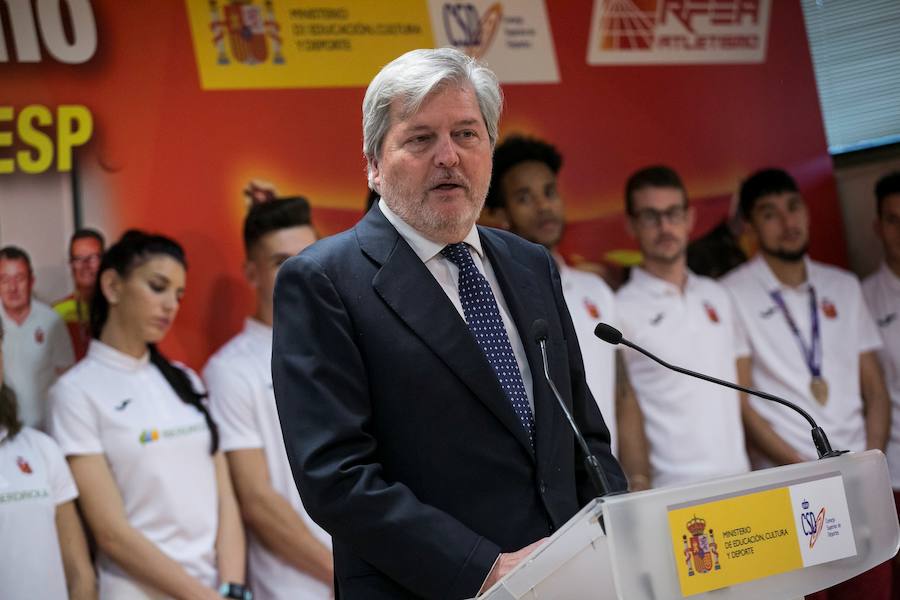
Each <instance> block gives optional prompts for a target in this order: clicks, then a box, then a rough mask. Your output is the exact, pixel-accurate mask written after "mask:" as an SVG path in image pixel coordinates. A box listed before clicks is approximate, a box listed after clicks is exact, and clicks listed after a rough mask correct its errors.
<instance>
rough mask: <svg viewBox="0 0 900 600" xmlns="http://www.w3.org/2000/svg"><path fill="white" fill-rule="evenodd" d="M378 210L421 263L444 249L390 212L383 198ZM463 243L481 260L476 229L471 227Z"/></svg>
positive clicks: (379, 202) (441, 245)
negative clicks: (472, 249)
mask: <svg viewBox="0 0 900 600" xmlns="http://www.w3.org/2000/svg"><path fill="white" fill-rule="evenodd" d="M378 208H379V209H381V213H382V214H383V215H384V218H385V219H387V220H388V222H389V223H390V224H391V225H393V226H394V229H396V230H397V233H399V234H400V237H402V238H403V239H404V240H406V243H407V244H409V247H410V248H412V250H413V252H415V253H416V256H418V257H419V259H420V260H421V261H422V262H423V263H425V262H428V261H429V260H431V259H432V258H434V257H435V256H437V255H438V254H440V253H441V250H443V249H444V246H445V244H441V243H439V242H434V241H432V240H429V239H428V238H427V237H425V236H424V235H422V234H421V232H419V231H418V230H417V229H415V228H414V227H413V226H412V225H410V224H409V223H407V222H406V221H404V220H403V219H402V218H401V217H400V215H398V214H397V213H395V212H394V211H392V210H391V208H390V207H389V206H388V205H387V203H386V202H385V201H384V199H383V198H382V199H380V200H378ZM463 241H464V242H465V243H466V244H468V245H469V246H470V247H471V248H474V250H475V252H477V253H478V256H479V257H481V258H482V259H483V258H484V250H483V249H482V247H481V237H479V235H478V229H477V228H476V227H475V225H472V229H470V230H469V233H468V235H466V237H465V239H463Z"/></svg>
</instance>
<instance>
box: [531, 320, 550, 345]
mask: <svg viewBox="0 0 900 600" xmlns="http://www.w3.org/2000/svg"><path fill="white" fill-rule="evenodd" d="M547 329H548V327H547V321H545V320H544V319H535V320H534V323H532V324H531V339H533V340H534V341H535V342H537V343H541V342H543V341H546V339H547Z"/></svg>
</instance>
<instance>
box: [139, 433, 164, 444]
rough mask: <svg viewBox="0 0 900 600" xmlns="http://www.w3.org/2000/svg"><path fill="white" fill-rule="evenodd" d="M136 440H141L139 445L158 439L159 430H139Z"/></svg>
mask: <svg viewBox="0 0 900 600" xmlns="http://www.w3.org/2000/svg"><path fill="white" fill-rule="evenodd" d="M138 440H139V441H140V442H141V445H142V446H143V445H144V444H149V443H150V442H155V441H157V440H159V430H158V429H145V430H143V431H142V432H141V435H140V437H139V438H138Z"/></svg>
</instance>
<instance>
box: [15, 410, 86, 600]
mask: <svg viewBox="0 0 900 600" xmlns="http://www.w3.org/2000/svg"><path fill="white" fill-rule="evenodd" d="M76 497H78V490H77V489H76V488H75V482H74V481H73V480H72V474H71V473H70V472H69V466H68V465H67V464H66V460H65V458H63V455H62V452H60V451H59V447H58V446H57V445H56V443H55V442H54V441H53V440H52V439H50V438H49V437H48V436H47V435H45V434H43V433H41V432H40V431H37V430H34V429H31V428H29V427H24V428H23V429H22V430H21V431H20V432H19V433H18V435H16V437H14V438H13V439H8V438H7V430H6V428H4V427H0V540H2V542H0V582H3V583H2V590H3V591H2V596H3V597H4V598H41V599H44V598H46V599H47V600H66V599H67V598H68V597H69V595H68V592H67V591H66V574H65V571H64V570H63V562H62V554H61V553H60V550H59V535H58V533H57V530H56V507H57V506H59V505H60V504H64V503H66V502H69V501H70V500H73V499H75V498H76Z"/></svg>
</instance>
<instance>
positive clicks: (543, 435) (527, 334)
mask: <svg viewBox="0 0 900 600" xmlns="http://www.w3.org/2000/svg"><path fill="white" fill-rule="evenodd" d="M479 233H480V234H481V243H482V246H483V247H484V251H485V253H486V254H487V256H488V259H489V260H490V261H491V267H492V268H493V269H494V275H496V276H497V281H498V282H499V284H500V288H501V290H502V291H503V298H504V299H505V300H506V305H507V306H508V307H509V311H510V313H511V315H510V316H511V317H512V319H513V322H515V324H516V328H517V329H518V332H519V337H520V338H521V339H522V345H523V346H524V347H525V355H526V357H527V358H528V366H529V368H530V369H531V380H532V389H533V395H534V419H535V435H536V436H537V439H536V441H535V448H536V450H537V454H538V459H539V460H540V461H541V462H544V461H545V460H548V459H549V457H551V456H553V455H554V452H553V444H554V443H555V439H556V436H555V425H557V424H559V423H560V422H561V421H560V419H562V418H563V416H562V414H558V413H559V408H558V407H557V405H556V400H555V399H554V398H553V397H552V396H551V392H550V388H549V386H548V385H547V383H546V381H544V363H543V359H542V357H541V352H540V349H539V348H538V345H537V344H536V343H535V341H534V340H533V339H532V337H531V326H532V324H533V323H534V321H535V320H536V319H547V315H548V313H547V308H546V306H545V305H544V302H543V300H542V296H541V293H540V290H539V289H538V288H537V286H536V285H535V284H534V278H535V274H534V273H533V272H532V271H531V270H529V268H528V267H526V266H525V265H523V264H522V263H521V262H520V261H519V259H518V258H517V257H516V256H515V255H514V254H513V253H512V252H510V250H509V246H507V244H506V242H505V241H504V240H503V239H502V238H501V237H500V236H497V235H496V234H492V233H491V232H490V230H485V229H483V228H480V227H479ZM548 345H551V344H549V343H548ZM553 358H554V357H553V356H552V353H551V356H550V360H551V361H552V360H553ZM551 365H552V362H551ZM557 372H558V371H557Z"/></svg>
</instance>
